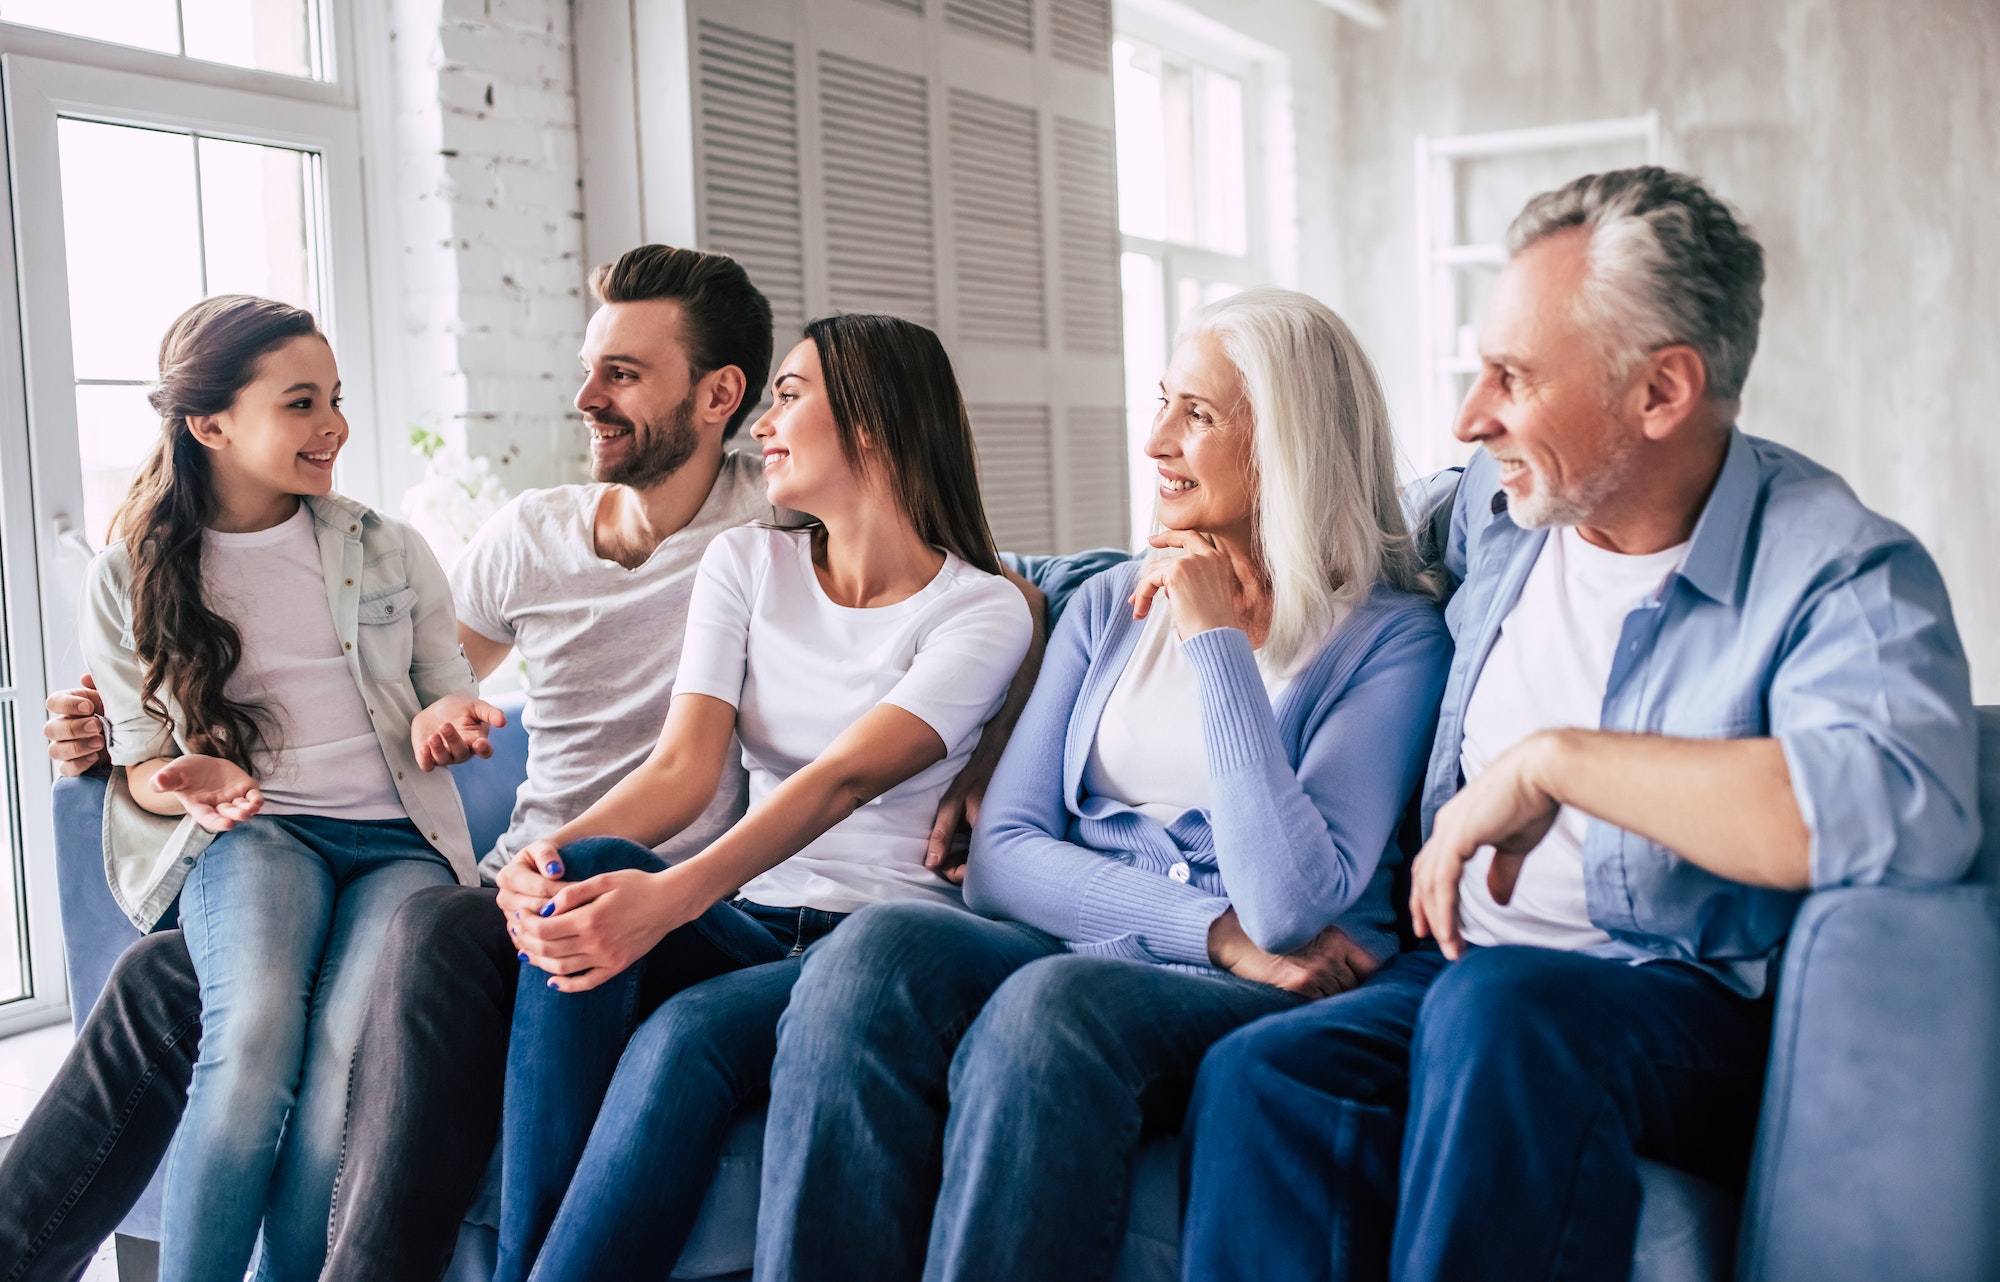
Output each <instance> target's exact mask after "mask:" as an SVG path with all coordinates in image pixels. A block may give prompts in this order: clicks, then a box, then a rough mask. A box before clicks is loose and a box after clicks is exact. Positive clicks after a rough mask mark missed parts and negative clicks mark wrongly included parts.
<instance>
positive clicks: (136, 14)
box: [0, 0, 181, 53]
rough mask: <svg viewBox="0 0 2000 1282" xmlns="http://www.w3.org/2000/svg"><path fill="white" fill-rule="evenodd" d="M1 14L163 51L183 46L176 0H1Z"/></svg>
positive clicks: (31, 23)
mask: <svg viewBox="0 0 2000 1282" xmlns="http://www.w3.org/2000/svg"><path fill="white" fill-rule="evenodd" d="M0 18H4V19H6V20H7V21H8V22H19V23H23V24H25V25H27V26H30V27H47V28H48V29H49V30H51V31H64V32H68V33H69V34H70V35H73V36H89V37H91V38H92V39H94V40H110V41H113V42H114V43H117V44H121V45H136V46H138V47H139V48H141V49H157V50H159V51H160V52H161V53H179V52H180V48H181V40H180V31H179V19H178V17H177V16H176V14H175V13H174V0H0Z"/></svg>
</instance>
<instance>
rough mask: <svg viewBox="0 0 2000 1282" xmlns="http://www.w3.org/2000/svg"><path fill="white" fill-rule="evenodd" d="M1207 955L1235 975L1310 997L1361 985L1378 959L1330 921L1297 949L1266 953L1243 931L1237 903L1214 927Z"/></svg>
mask: <svg viewBox="0 0 2000 1282" xmlns="http://www.w3.org/2000/svg"><path fill="white" fill-rule="evenodd" d="M1208 957H1209V960H1210V961H1212V962H1214V963H1215V964H1216V965H1217V966H1219V967H1221V968H1222V969H1223V970H1226V971H1228V972H1229V973H1230V974H1232V975H1236V976H1238V977H1239V978H1242V979H1249V980H1255V981H1256V982H1257V983H1260V984H1269V985H1270V986H1271V987H1273V988H1282V989H1284V990H1285V991H1286V992H1288V993H1297V994H1298V995H1299V996H1301V997H1303V998H1305V999H1306V1000H1307V1001H1312V1000H1314V999H1316V998H1320V997H1332V996H1334V995H1335V994H1337V993H1344V992H1346V991H1347V990H1349V989H1350V988H1358V987H1360V986H1361V981H1362V980H1364V979H1366V978H1368V977H1369V976H1370V975H1372V974H1374V973H1375V968H1376V966H1377V965H1378V964H1379V963H1377V962H1376V960H1375V957H1374V955H1373V954H1371V953H1370V952H1369V951H1368V950H1367V949H1365V948H1363V947H1362V946H1361V945H1359V944H1357V943H1355V942H1354V941H1353V940H1352V939H1350V938H1348V936H1347V932H1346V931H1344V930H1342V929H1341V928H1340V927H1338V926H1328V927H1327V928H1326V929H1325V930H1322V931H1321V932H1319V934H1317V935H1314V936H1313V937H1312V939H1311V940H1309V941H1307V943H1306V945H1305V947H1303V948H1300V949H1299V950H1298V951H1296V952H1290V953H1267V952H1265V951H1264V950H1263V949H1261V948H1259V947H1257V945H1256V943H1254V942H1253V941H1252V940H1251V938H1250V936H1249V935H1248V934H1247V933H1246V932H1245V931H1244V929H1243V923H1242V922H1240V921H1238V920H1237V918H1236V910H1235V909H1234V908H1231V909H1229V910H1227V911H1226V912H1224V913H1223V914H1222V916H1220V917H1217V918H1216V919H1215V921H1214V923H1213V924H1212V925H1210V926H1209V928H1208Z"/></svg>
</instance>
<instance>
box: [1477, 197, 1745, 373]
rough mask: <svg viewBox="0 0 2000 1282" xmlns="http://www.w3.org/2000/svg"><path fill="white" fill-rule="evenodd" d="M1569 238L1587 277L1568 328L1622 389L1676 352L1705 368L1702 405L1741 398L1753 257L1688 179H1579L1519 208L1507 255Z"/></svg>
mask: <svg viewBox="0 0 2000 1282" xmlns="http://www.w3.org/2000/svg"><path fill="white" fill-rule="evenodd" d="M1572 227H1581V228H1583V229H1584V231H1585V232H1586V233H1587V234H1588V235H1589V237H1590V277H1589V279H1588V280H1587V281H1586V282H1585V284H1584V287H1583V290H1582V293H1581V296H1580V297H1579V299H1578V301H1577V306H1578V309H1579V313H1580V319H1581V320H1582V321H1583V322H1584V324H1585V325H1586V326H1587V327H1589V328H1590V329H1591V330H1592V331H1593V332H1595V333H1596V334H1598V335H1599V336H1600V338H1601V339H1602V341H1603V342H1604V344H1605V355H1606V357H1607V358H1608V359H1609V360H1610V361H1611V364H1612V366H1613V370H1614V373H1613V377H1614V378H1616V379H1620V380H1622V379H1623V378H1624V377H1625V376H1626V375H1628V374H1630V373H1631V371H1632V370H1633V369H1634V368H1636V367H1637V366H1638V363H1639V362H1640V361H1642V360H1644V359H1645V357H1646V356H1647V354H1648V353H1651V352H1654V351H1657V350H1659V349H1660V348H1662V347H1667V346H1670V345H1672V344H1676V343H1685V344H1687V345H1688V346H1690V347H1692V348H1694V349H1695V351H1696V352H1698V353H1700V354H1701V359H1702V364H1703V365H1705V366H1707V368H1708V395H1709V397H1710V399H1712V400H1714V401H1717V402H1720V403H1723V404H1727V405H1734V404H1735V403H1736V402H1737V401H1738V400H1739V399H1740V398H1741V397H1742V395H1743V382H1744V379H1746V378H1747V377H1748V376H1749V373H1750V358H1751V357H1752V356H1753V355H1755V354H1756V351H1757V322H1758V320H1759V318H1760V317H1761V316H1762V315H1763V311H1764V300H1763V288H1764V251H1763V248H1762V247H1761V246H1759V245H1758V243H1757V241H1756V238H1755V237H1753V236H1752V235H1751V234H1750V231H1749V229H1748V228H1747V227H1745V226H1744V225H1743V224H1742V222H1741V221H1739V220H1738V219H1737V217H1736V216H1735V215H1734V214H1733V213H1732V212H1731V211H1730V209H1729V207H1728V206H1727V205H1725V204H1723V202H1722V201H1721V200H1719V199H1717V198H1716V196H1715V195H1714V193H1712V192H1710V191H1709V190H1708V188H1707V187H1705V186H1703V185H1702V184H1701V182H1700V180H1698V179H1695V178H1691V177H1689V176H1688V175H1687V174H1681V173H1675V172H1674V171H1673V170H1670V169H1661V168H1660V167H1658V166H1656V165H1646V166H1643V167H1640V168H1637V169H1616V170H1612V171H1611V172H1609V173H1602V174H1589V175H1587V176H1585V177H1582V178H1579V179H1577V180H1576V181H1575V182H1572V183H1570V184H1569V185H1568V186H1566V187H1560V188H1558V189H1556V190H1555V191H1546V192H1543V193H1542V194H1541V195H1539V196H1537V197H1535V198H1534V199H1533V200H1531V201H1529V202H1528V204H1527V207H1526V208H1524V209H1523V210H1522V211H1521V213H1520V215H1519V216H1518V217H1516V218H1515V219H1514V224H1513V226H1511V227H1509V228H1508V229H1507V252H1508V253H1509V254H1510V255H1518V254H1519V253H1521V251H1522V250H1525V249H1527V248H1528V247H1529V246H1530V245H1533V244H1535V243H1537V242H1538V241H1541V240H1543V239H1545V238H1547V237H1549V236H1553V235H1555V234H1556V233H1558V232H1561V231H1566V230H1568V229H1569V228H1572Z"/></svg>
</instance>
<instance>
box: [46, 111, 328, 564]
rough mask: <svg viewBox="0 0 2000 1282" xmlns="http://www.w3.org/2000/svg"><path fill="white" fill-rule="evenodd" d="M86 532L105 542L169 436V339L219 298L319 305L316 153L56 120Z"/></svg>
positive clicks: (93, 539) (100, 543) (313, 308)
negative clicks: (179, 324)
mask: <svg viewBox="0 0 2000 1282" xmlns="http://www.w3.org/2000/svg"><path fill="white" fill-rule="evenodd" d="M57 140H58V145H59V147H60V155H61V162H62V194H63V238H64V242H65V245H64V248H65V250H66V251H67V258H68V267H69V308H70V343H71V350H72V352H73V353H74V355H73V358H72V359H73V366H74V370H75V377H76V416H77V444H78V448H79V452H80V455H81V460H82V465H83V482H84V492H83V509H84V533H85V535H86V537H88V538H89V539H90V541H91V542H92V543H93V544H95V545H97V546H99V547H101V546H103V544H104V541H105V536H106V532H107V530H108V527H109V526H110V522H111V515H112V513H113V512H114V511H116V509H117V506H118V503H119V502H120V500H122V499H123V498H124V496H125V490H126V487H127V486H128V485H129V484H130V483H131V479H132V473H133V471H134V469H136V468H137V467H138V465H139V463H140V462H142V461H143V460H144V459H145V457H146V454H147V452H148V451H150V450H151V448H152V445H153V441H154V440H155V439H156V437H157V435H158V432H159V419H158V418H157V416H155V415H154V414H153V412H152V410H151V409H150V407H148V405H147V404H146V391H147V388H148V385H149V384H151V383H152V381H153V379H154V377H155V376H156V375H157V374H158V372H159V350H160V337H161V335H163V334H164V333H166V329H167V326H168V325H169V324H171V323H172V322H173V319H174V317H176V316H178V315H180V314H181V313H182V312H183V311H186V310H187V309H188V307H190V306H192V305H193V304H194V303H196V302H197V301H199V300H200V299H202V298H205V297H208V296H209V295H212V294H231V293H240V294H259V295H262V296H264V297H266V298H276V299H280V300H282V301H284V302H288V303H296V304H297V305H299V306H301V307H305V308H307V309H309V310H311V311H313V312H315V314H317V312H318V310H319V297H318V295H319V289H318V282H319V269H318V268H319V265H318V258H319V250H318V246H319V237H318V227H317V222H316V220H317V213H316V211H317V209H318V203H317V199H316V192H317V189H318V157H317V156H316V155H314V154H313V153H310V152H302V151H295V150H292V149H291V148H287V147H270V146H263V145H260V144H255V143H244V142H232V141H228V140H225V139H218V138H202V137H197V136H195V135H193V134H188V133H177V132H174V131H172V130H167V129H144V128H137V127H133V126H129V125H110V124H104V123H101V122H99V121H95V120H74V119H65V120H61V121H59V122H57Z"/></svg>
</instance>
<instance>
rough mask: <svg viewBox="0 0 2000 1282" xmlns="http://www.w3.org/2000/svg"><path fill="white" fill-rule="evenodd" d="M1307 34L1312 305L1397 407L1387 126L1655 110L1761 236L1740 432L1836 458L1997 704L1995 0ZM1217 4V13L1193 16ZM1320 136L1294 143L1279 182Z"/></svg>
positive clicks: (1406, 296) (1397, 263)
mask: <svg viewBox="0 0 2000 1282" xmlns="http://www.w3.org/2000/svg"><path fill="white" fill-rule="evenodd" d="M1218 7H1222V8H1227V7H1229V6H1226V5H1224V6H1218ZM1383 7H1384V9H1385V10H1386V11H1387V13H1388V15H1389V21H1388V24H1387V26H1386V27H1385V28H1384V29H1383V30H1380V31H1370V30H1368V29H1366V28H1363V27H1361V26H1359V25H1356V24H1354V23H1347V22H1343V23H1341V24H1340V25H1339V27H1338V28H1337V30H1336V32H1335V33H1334V36H1333V38H1334V40H1335V41H1336V44H1337V55H1336V58H1335V65H1336V67H1337V74H1338V79H1339V86H1338V95H1337V102H1338V112H1339V117H1338V119H1337V120H1336V121H1334V122H1323V123H1330V124H1331V126H1332V127H1331V128H1330V129H1328V128H1324V127H1323V128H1320V129H1317V130H1315V131H1313V132H1311V133H1308V132H1307V131H1306V130H1303V129H1302V130H1301V131H1300V139H1301V147H1302V149H1303V148H1304V147H1305V146H1306V145H1307V140H1308V139H1313V138H1324V137H1326V136H1327V135H1328V134H1329V133H1330V134H1331V135H1332V137H1333V140H1334V144H1333V145H1334V146H1335V147H1336V148H1337V155H1336V157H1335V159H1334V166H1333V167H1334V171H1335V180H1334V186H1335V188H1336V189H1337V192H1338V198H1337V201H1336V210H1335V213H1334V217H1333V220H1332V221H1331V223H1330V224H1329V225H1321V226H1316V225H1314V224H1315V222H1316V221H1317V220H1316V219H1305V220H1302V226H1301V229H1300V230H1301V241H1302V243H1306V242H1311V241H1313V240H1314V239H1315V238H1319V237H1329V238H1332V239H1334V240H1335V241H1336V242H1337V243H1338V245H1339V246H1340V252H1341V255H1342V271H1341V275H1340V283H1339V286H1338V288H1337V290H1335V291H1332V293H1331V295H1330V297H1329V301H1330V302H1332V303H1333V304H1334V305H1335V306H1336V307H1338V308H1340V309H1341V310H1342V311H1343V313H1344V314H1345V315H1347V317H1348V319H1349V320H1350V321H1351V322H1352V323H1353V324H1354V326H1355V328H1356V330H1357V332H1359V333H1360V335H1361V337H1362V339H1363V341H1364V342H1366V343H1367V345H1368V347H1369V350H1370V351H1372V352H1373V353H1375V355H1376V358H1377V360H1378V361H1379V363H1380V365H1381V367H1382V372H1383V375H1384V377H1385V379H1386V380H1387V382H1388V384H1389V386H1390V388H1391V389H1392V395H1393V396H1394V398H1395V401H1396V406H1397V408H1398V410H1399V411H1400V413H1399V425H1400V429H1401V430H1402V431H1403V432H1404V433H1406V434H1414V433H1443V432H1447V431H1448V430H1449V426H1450V425H1449V424H1448V423H1415V422H1411V421H1409V420H1410V407H1411V406H1412V405H1414V403H1415V394H1414V393H1415V388H1416V351H1417V341H1416V340H1417V334H1416V326H1417V320H1416V310H1415V301H1414V285H1415V277H1416V269H1415V265H1414V262H1415V246H1414V240H1413V237H1414V227H1413V221H1414V220H1413V214H1412V208H1413V204H1414V181H1415V180H1414V174H1413V168H1414V159H1413V150H1414V140H1415V138H1416V136H1417V135H1418V134H1420V133H1428V134H1433V135H1449V134H1458V133H1473V132H1482V131H1485V130H1489V129H1512V128H1521V127H1527V126H1534V125H1547V124H1558V123H1563V122H1569V121H1581V120H1593V119H1601V118H1607V117H1618V116H1629V115H1637V114H1640V113H1643V112H1646V111H1649V110H1657V111H1659V112H1660V114H1661V118H1662V122H1663V125H1664V129H1665V136H1666V145H1667V149H1668V150H1667V158H1668V159H1669V160H1670V161H1671V162H1672V163H1674V164H1676V165H1677V166H1679V167H1681V168H1684V169H1688V170H1691V171H1692V172H1694V173H1697V174H1700V175H1701V176H1703V177H1704V178H1705V179H1707V180H1708V181H1709V182H1710V183H1711V184H1712V185H1713V186H1714V188H1715V189H1716V190H1717V191H1718V192H1719V193H1720V194H1721V195H1723V196H1724V197H1725V198H1726V199H1728V200H1730V201H1731V202H1733V203H1734V204H1735V205H1736V207H1737V208H1738V209H1739V210H1741V211H1742V213H1743V214H1744V215H1745V216H1746V217H1747V218H1748V220H1749V222H1750V223H1751V225H1752V226H1753V227H1754V228H1755V230H1756V232H1757V234H1758V236H1759V237H1760V239H1761V240H1762V241H1763V243H1764V247H1765V250H1766V252H1767V255H1768V268H1769V283H1768V285H1767V287H1766V293H1765V311H1764V328H1763V339H1762V343H1761V346H1760V349H1759V352H1758V355H1757V360H1756V364H1755V366H1754V367H1753V369H1752V371H1751V376H1750V386H1749V390H1748V393H1747V396H1746V398H1745V405H1744V410H1743V417H1742V422H1743V425H1744V427H1745V428H1746V429H1748V430H1750V431H1752V432H1755V433H1758V434H1760V435H1765V436H1770V437H1773V438H1775V439H1777V440H1780V441H1783V442H1785V443H1786V444H1789V445H1792V446H1795V447H1797V448H1799V449H1801V450H1804V451H1805V452H1806V453H1808V454H1810V455H1812V456H1813V457H1814V458H1816V459H1818V460H1820V461H1821V462H1823V463H1825V464H1827V465H1828V466H1830V467H1832V468H1835V469H1837V470H1838V471H1840V472H1841V473H1843V474H1844V475H1845V476H1846V477H1847V478H1848V479H1849V481H1851V482H1852V483H1853V485H1854V487H1855V489H1856V490H1857V491H1858V492H1859V493H1860V495H1861V497H1862V499H1863V500H1864V501H1866V502H1867V503H1869V504H1870V505H1871V506H1873V507H1875V508H1877V509H1878V510H1880V511H1882V512H1885V513H1887V514H1888V515H1890V516H1892V517H1894V518H1895V519H1896V520H1899V521H1901V522H1903V523H1904V524H1905V525H1907V526H1909V527H1910V528H1911V529H1912V530H1914V531H1915V532H1916V533H1917V534H1918V535H1919V536H1920V537H1922V538H1923V539H1924V541H1925V542H1926V543H1927V544H1928V545H1929V546H1930V548H1931V549H1932V551H1933V553H1934V554H1935V555H1936V556H1937V559H1938V561H1939V562H1940V563H1941V565H1942V566H1943V568H1944V573H1945V577H1946V579H1947V580H1948V582H1949V583H1950V585H1951V590H1952V595H1953V601H1954V604H1955V606H1956V610H1957V615H1958V624H1959V628H1960V630H1961V632H1962V633H1963V634H1964V637H1965V641H1966V646H1967V648H1968V650H1969V651H1970V652H1971V654H1972V662H1973V678H1974V686H1975V692H1976V694H1977V696H1978V697H1979V698H1980V699H1981V700H1983V701H1985V702H2000V590H1996V588H1997V587H2000V571H1996V570H1995V569H1994V566H1993V558H1994V556H1995V553H1996V551H2000V428H1996V426H1995V422H1994V419H1995V416H1996V410H2000V3H1996V2H1995V0H1385V3H1384V5H1383ZM1217 16H1221V15H1220V14H1218V15H1217ZM1319 162H1320V158H1319V157H1316V156H1311V155H1304V154H1302V155H1301V157H1300V169H1301V175H1302V178H1303V177H1304V175H1305V174H1306V173H1308V172H1310V170H1311V169H1312V167H1313V166H1315V165H1316V164H1317V163H1319Z"/></svg>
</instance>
